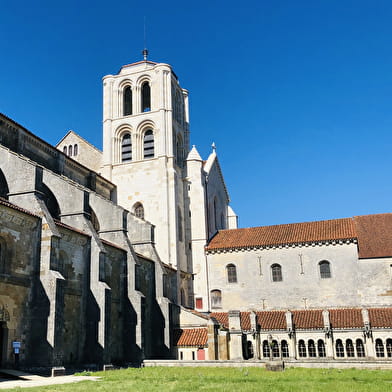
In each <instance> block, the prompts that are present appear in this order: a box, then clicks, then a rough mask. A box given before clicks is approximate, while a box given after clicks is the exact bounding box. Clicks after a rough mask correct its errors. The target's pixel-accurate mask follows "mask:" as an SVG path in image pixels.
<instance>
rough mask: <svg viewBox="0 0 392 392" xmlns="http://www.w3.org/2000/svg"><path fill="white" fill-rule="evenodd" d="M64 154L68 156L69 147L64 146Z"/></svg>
mask: <svg viewBox="0 0 392 392" xmlns="http://www.w3.org/2000/svg"><path fill="white" fill-rule="evenodd" d="M63 153H64V154H65V155H67V153H68V148H67V146H64V147H63Z"/></svg>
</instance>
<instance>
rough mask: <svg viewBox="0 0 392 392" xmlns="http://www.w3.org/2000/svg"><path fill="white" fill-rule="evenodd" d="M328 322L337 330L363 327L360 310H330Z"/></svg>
mask: <svg viewBox="0 0 392 392" xmlns="http://www.w3.org/2000/svg"><path fill="white" fill-rule="evenodd" d="M329 321H330V323H331V326H332V328H338V329H340V328H341V329H346V328H362V327H363V325H364V322H363V319H362V312H361V309H330V310H329ZM391 325H392V324H391Z"/></svg>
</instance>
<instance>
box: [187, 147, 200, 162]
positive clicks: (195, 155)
mask: <svg viewBox="0 0 392 392" xmlns="http://www.w3.org/2000/svg"><path fill="white" fill-rule="evenodd" d="M186 160H187V161H202V159H201V156H200V154H199V152H198V151H197V150H196V146H195V145H193V146H192V149H191V151H189V154H188V156H187V158H186Z"/></svg>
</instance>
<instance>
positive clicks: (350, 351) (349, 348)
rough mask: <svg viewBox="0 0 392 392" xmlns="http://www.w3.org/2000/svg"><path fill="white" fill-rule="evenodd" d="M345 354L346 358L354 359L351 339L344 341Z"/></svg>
mask: <svg viewBox="0 0 392 392" xmlns="http://www.w3.org/2000/svg"><path fill="white" fill-rule="evenodd" d="M346 353H347V356H348V357H350V358H352V357H355V352H354V345H353V341H352V340H351V339H347V340H346Z"/></svg>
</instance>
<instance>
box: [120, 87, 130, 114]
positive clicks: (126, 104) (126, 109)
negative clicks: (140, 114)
mask: <svg viewBox="0 0 392 392" xmlns="http://www.w3.org/2000/svg"><path fill="white" fill-rule="evenodd" d="M132 95H133V94H132V86H130V85H126V86H125V87H124V89H123V94H122V100H123V102H122V103H123V105H122V109H123V110H122V115H123V117H125V116H132V114H133V107H132Z"/></svg>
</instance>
